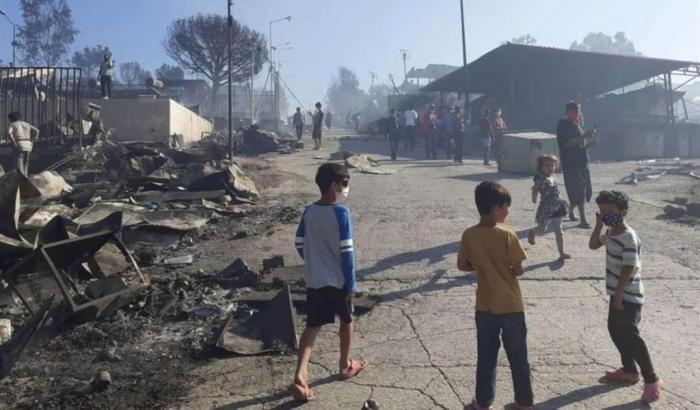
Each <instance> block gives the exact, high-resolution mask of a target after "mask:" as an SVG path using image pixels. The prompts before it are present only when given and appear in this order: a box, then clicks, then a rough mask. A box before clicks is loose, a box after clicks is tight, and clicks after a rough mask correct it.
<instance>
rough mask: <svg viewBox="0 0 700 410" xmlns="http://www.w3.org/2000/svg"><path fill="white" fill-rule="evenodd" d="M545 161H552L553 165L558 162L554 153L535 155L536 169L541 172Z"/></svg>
mask: <svg viewBox="0 0 700 410" xmlns="http://www.w3.org/2000/svg"><path fill="white" fill-rule="evenodd" d="M546 161H552V162H554V166H555V167H556V165H557V164H558V163H559V157H557V156H556V155H554V154H543V155H540V156H539V157H537V171H539V172H542V168H543V167H544V163H545V162H546Z"/></svg>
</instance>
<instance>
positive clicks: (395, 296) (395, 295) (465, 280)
mask: <svg viewBox="0 0 700 410" xmlns="http://www.w3.org/2000/svg"><path fill="white" fill-rule="evenodd" d="M445 275H447V270H445V269H439V270H436V271H435V275H433V277H432V278H430V280H429V281H428V282H427V283H423V284H421V285H419V286H416V287H414V288H410V289H403V290H397V291H396V292H391V293H387V294H384V295H382V296H381V300H382V302H391V301H393V300H400V299H404V298H406V297H407V296H409V295H411V294H413V293H425V292H434V291H444V290H448V289H450V288H453V287H455V286H459V285H467V286H472V285H473V284H475V283H476V276H475V274H474V272H469V273H466V274H465V275H464V276H459V277H451V278H446V280H445V281H444V282H442V283H438V281H439V280H440V279H442V278H443V277H444V276H445Z"/></svg>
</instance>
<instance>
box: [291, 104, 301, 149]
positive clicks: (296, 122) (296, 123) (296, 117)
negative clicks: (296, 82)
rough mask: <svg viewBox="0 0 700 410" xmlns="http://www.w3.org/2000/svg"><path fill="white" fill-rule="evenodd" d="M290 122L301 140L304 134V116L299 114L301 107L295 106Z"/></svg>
mask: <svg viewBox="0 0 700 410" xmlns="http://www.w3.org/2000/svg"><path fill="white" fill-rule="evenodd" d="M292 123H293V124H294V129H295V130H296V132H297V139H298V140H299V141H301V136H302V135H303V134H304V116H303V115H302V114H301V108H299V107H297V112H295V113H294V117H293V118H292Z"/></svg>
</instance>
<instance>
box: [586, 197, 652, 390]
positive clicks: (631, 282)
mask: <svg viewBox="0 0 700 410" xmlns="http://www.w3.org/2000/svg"><path fill="white" fill-rule="evenodd" d="M596 203H597V204H598V207H599V208H600V213H597V214H596V217H597V218H596V219H597V221H596V226H595V229H593V233H592V234H591V239H590V241H589V246H590V248H591V249H594V250H595V249H599V248H601V247H602V246H603V245H605V252H606V259H605V260H606V262H605V268H606V269H605V287H606V290H607V293H608V295H610V306H609V311H608V331H609V332H610V337H611V338H612V340H613V343H615V347H617V350H618V351H619V352H620V357H621V359H622V367H621V368H619V369H617V370H615V371H608V372H606V378H607V379H608V380H611V381H618V382H628V383H637V382H638V381H639V371H638V370H637V365H639V368H640V370H641V372H642V377H643V378H644V392H643V394H642V402H644V403H652V402H655V401H657V400H658V399H659V395H660V393H661V385H662V381H661V379H660V378H659V377H657V376H656V373H654V366H653V365H652V363H651V358H650V357H649V351H648V350H647V346H646V344H645V343H644V340H643V339H642V337H641V336H640V335H639V328H638V326H639V321H640V320H641V318H642V304H643V303H644V286H643V284H642V262H641V260H640V250H641V243H640V241H639V237H638V236H637V232H635V231H634V229H632V227H630V226H629V225H628V224H627V223H626V222H625V216H627V211H628V210H629V198H628V197H627V195H625V194H624V193H622V192H620V191H602V192H600V194H599V195H598V197H597V198H596ZM603 225H605V226H607V227H608V229H607V230H606V231H605V233H603V232H602V230H603Z"/></svg>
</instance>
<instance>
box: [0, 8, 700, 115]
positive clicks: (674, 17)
mask: <svg viewBox="0 0 700 410" xmlns="http://www.w3.org/2000/svg"><path fill="white" fill-rule="evenodd" d="M68 3H69V5H70V6H71V8H72V9H73V18H74V20H75V23H76V25H77V27H78V28H79V29H80V30H81V33H80V35H79V36H78V38H77V41H76V42H75V44H74V45H73V47H74V48H75V49H77V48H82V47H84V46H93V45H95V44H98V43H99V44H103V45H108V46H109V47H110V48H111V49H112V50H113V51H114V55H115V58H116V59H117V62H118V63H119V62H125V61H137V62H139V63H141V65H143V66H144V67H146V68H147V69H149V70H153V69H154V68H156V67H158V66H160V64H162V63H163V62H170V61H169V58H168V57H167V55H166V54H165V52H164V51H163V47H162V41H163V39H164V37H165V32H166V28H167V26H168V24H169V23H170V22H171V21H172V20H174V19H176V18H179V17H185V16H190V15H192V14H195V13H198V12H202V13H221V14H225V13H226V0H68ZM465 7H466V14H467V42H468V45H467V55H468V59H469V60H470V61H471V60H473V59H475V58H477V57H479V56H481V55H482V54H484V53H485V52H487V51H489V50H490V49H492V48H494V47H496V46H498V45H499V44H500V43H501V42H502V41H504V40H509V39H511V38H513V37H517V36H520V35H522V34H526V33H529V34H531V35H533V36H534V37H535V38H537V39H538V40H539V44H540V45H545V46H551V47H563V48H568V47H569V45H570V44H571V42H572V41H574V40H579V41H580V40H581V39H582V38H583V37H584V36H585V35H586V33H588V32H591V31H596V32H597V31H603V32H605V33H609V34H612V33H614V32H616V31H624V32H625V33H626V34H627V36H628V38H630V39H631V40H633V41H634V43H635V45H636V46H637V49H638V50H639V51H641V52H642V53H644V54H645V55H647V56H653V57H663V58H671V59H682V60H693V61H700V28H699V27H700V0H614V1H612V0H585V1H584V0H579V1H566V0H465ZM0 8H2V9H3V10H5V11H6V12H7V13H8V15H10V17H11V18H13V19H14V20H15V22H16V23H17V24H21V20H22V19H21V13H20V11H19V1H18V0H0ZM234 15H235V17H236V18H237V19H239V20H240V21H242V22H243V23H244V24H247V25H248V26H250V27H252V28H254V29H256V30H259V31H262V32H263V33H265V35H266V36H267V33H268V28H269V25H268V22H269V21H270V20H273V19H277V18H280V17H284V16H287V15H291V16H292V21H291V22H290V23H287V22H280V23H276V24H275V25H274V26H273V40H274V42H275V43H282V42H287V41H289V42H291V43H292V47H293V49H292V50H288V51H284V52H283V54H282V58H281V59H282V74H283V76H285V77H286V78H287V81H288V83H289V85H290V87H291V88H292V89H293V90H294V92H295V93H296V94H297V95H298V96H299V98H300V99H301V100H302V102H303V103H304V104H305V105H307V106H311V105H312V103H313V102H315V101H317V100H322V99H323V97H324V95H325V92H326V89H327V87H328V84H329V82H330V79H331V76H332V75H333V74H334V72H335V71H336V69H337V67H338V66H340V65H345V66H347V67H349V68H351V69H352V70H354V71H355V72H356V73H357V74H358V76H359V77H360V80H361V86H362V87H363V88H367V87H368V86H369V82H370V75H369V71H374V72H376V73H377V74H378V75H379V77H378V81H380V82H388V74H389V73H393V74H394V76H395V77H396V78H397V79H398V80H401V79H402V77H403V67H402V61H401V55H400V53H399V50H400V49H402V48H403V49H407V50H408V51H409V54H410V59H409V60H408V63H407V65H408V67H409V69H410V67H412V66H416V67H423V66H425V65H426V64H428V63H444V64H453V65H461V61H462V53H461V34H460V20H459V0H423V1H418V0H235V1H234ZM11 36H12V30H11V27H10V26H9V24H7V22H6V21H5V20H4V19H0V58H2V59H3V60H5V61H9V60H10V59H11V55H12V54H11V47H10V45H9V44H10V41H11ZM265 74H266V70H265V71H263V73H262V74H261V75H260V76H258V78H257V80H256V81H257V83H258V84H261V83H262V82H263V81H264V80H265ZM292 104H294V103H292Z"/></svg>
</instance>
